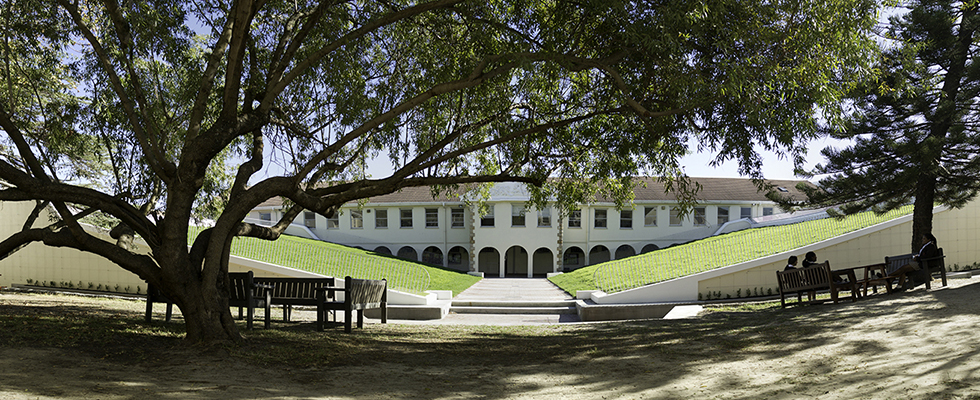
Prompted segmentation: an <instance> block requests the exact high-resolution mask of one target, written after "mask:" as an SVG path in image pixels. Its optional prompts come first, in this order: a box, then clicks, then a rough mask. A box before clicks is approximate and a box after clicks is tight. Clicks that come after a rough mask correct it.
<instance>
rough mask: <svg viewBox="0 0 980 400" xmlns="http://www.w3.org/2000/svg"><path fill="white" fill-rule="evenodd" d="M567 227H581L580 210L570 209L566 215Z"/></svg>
mask: <svg viewBox="0 0 980 400" xmlns="http://www.w3.org/2000/svg"><path fill="white" fill-rule="evenodd" d="M568 227H569V228H581V227H582V210H572V212H571V214H569V215H568Z"/></svg>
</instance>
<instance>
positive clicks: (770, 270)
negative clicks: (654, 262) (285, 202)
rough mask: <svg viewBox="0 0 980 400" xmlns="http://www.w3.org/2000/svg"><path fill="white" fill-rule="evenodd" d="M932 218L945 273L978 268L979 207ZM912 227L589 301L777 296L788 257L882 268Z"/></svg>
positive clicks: (886, 225)
mask: <svg viewBox="0 0 980 400" xmlns="http://www.w3.org/2000/svg"><path fill="white" fill-rule="evenodd" d="M933 215H934V221H933V233H934V234H935V235H936V237H937V239H938V241H939V247H942V248H943V249H944V253H945V254H946V265H947V267H950V266H952V265H954V264H958V265H970V264H973V263H975V262H980V246H976V243H977V241H978V240H980V202H976V201H975V202H971V203H970V204H968V205H967V206H965V207H963V208H962V209H948V208H946V207H936V208H935V209H933ZM911 225H912V215H911V214H910V215H906V216H903V217H899V218H896V219H893V220H890V221H886V222H883V223H881V224H878V225H875V226H871V227H868V228H864V229H860V230H857V231H854V232H850V233H847V234H844V235H841V236H838V237H834V238H831V239H828V240H824V241H822V242H819V243H815V244H812V245H808V246H804V247H801V248H798V249H794V250H791V251H788V252H784V253H780V254H775V255H772V256H768V257H763V258H760V259H756V260H752V261H748V262H744V263H740V264H736V265H731V266H728V267H723V268H718V269H714V270H711V271H706V272H702V273H699V274H694V275H690V276H685V277H682V278H677V279H673V280H669V281H666V282H660V283H656V284H652V285H647V286H643V287H639V288H635V289H630V290H625V291H622V292H617V293H605V292H602V291H596V292H593V293H591V294H589V298H590V299H591V300H592V301H593V302H595V303H596V304H649V303H665V302H682V303H684V302H693V301H698V300H701V299H700V298H699V297H700V296H701V295H704V294H707V293H720V294H721V296H722V297H727V296H731V297H732V298H735V297H736V293H738V291H739V290H740V289H741V290H745V291H747V290H752V291H753V292H754V291H755V290H756V289H759V290H760V291H761V292H764V293H766V294H769V293H778V292H777V291H776V289H777V288H778V283H777V282H776V274H775V271H778V270H782V269H783V267H785V265H786V260H787V259H788V258H789V256H791V255H796V256H798V257H799V258H800V259H801V260H802V259H803V255H804V254H806V253H807V252H809V251H813V252H815V253H816V254H817V258H818V260H820V261H824V260H828V261H830V263H831V268H834V269H840V268H849V267H858V266H862V265H869V264H875V263H881V262H883V261H884V257H885V256H888V255H897V254H907V253H909V252H910V249H911V236H912V227H911ZM770 290H771V292H770ZM743 293H744V292H743Z"/></svg>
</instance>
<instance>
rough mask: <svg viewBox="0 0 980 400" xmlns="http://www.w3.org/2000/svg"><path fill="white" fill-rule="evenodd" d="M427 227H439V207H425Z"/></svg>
mask: <svg viewBox="0 0 980 400" xmlns="http://www.w3.org/2000/svg"><path fill="white" fill-rule="evenodd" d="M425 227H426V228H438V227H439V209H438V208H426V209H425Z"/></svg>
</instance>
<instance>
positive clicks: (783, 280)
mask: <svg viewBox="0 0 980 400" xmlns="http://www.w3.org/2000/svg"><path fill="white" fill-rule="evenodd" d="M845 279H846V280H845ZM776 280H777V281H778V283H779V303H780V305H782V306H783V307H786V295H789V294H794V293H795V294H796V295H797V303H804V302H803V298H802V295H803V294H804V293H806V294H807V301H806V303H821V302H822V301H818V300H816V299H814V298H813V297H812V296H810V294H811V293H813V292H816V291H818V290H828V291H830V298H831V300H832V301H833V302H834V304H837V303H838V302H839V301H840V300H841V297H840V292H841V291H842V290H847V289H849V290H850V291H851V296H850V299H851V301H852V302H853V301H856V300H857V298H858V290H857V285H856V284H855V281H856V279H855V277H854V271H853V270H849V271H832V270H831V269H830V261H825V262H823V263H822V264H815V265H811V266H809V267H806V268H796V269H790V270H786V271H776ZM845 298H847V297H845Z"/></svg>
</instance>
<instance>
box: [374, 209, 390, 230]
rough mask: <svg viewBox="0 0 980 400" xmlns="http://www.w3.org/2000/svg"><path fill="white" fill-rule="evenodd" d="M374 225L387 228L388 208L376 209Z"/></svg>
mask: <svg viewBox="0 0 980 400" xmlns="http://www.w3.org/2000/svg"><path fill="white" fill-rule="evenodd" d="M374 227H375V228H376V229H377V228H381V229H384V228H387V227H388V210H383V209H380V208H379V209H375V210H374Z"/></svg>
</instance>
